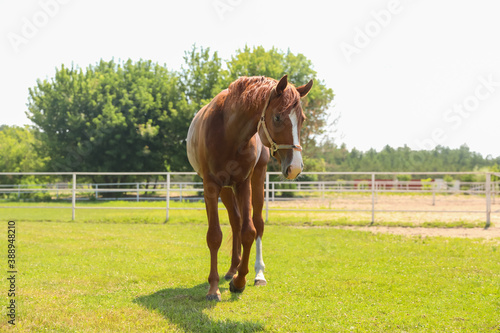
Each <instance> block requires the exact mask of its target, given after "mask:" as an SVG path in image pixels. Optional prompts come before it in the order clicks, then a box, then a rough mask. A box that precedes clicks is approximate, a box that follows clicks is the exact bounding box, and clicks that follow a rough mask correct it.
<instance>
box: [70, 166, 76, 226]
mask: <svg viewBox="0 0 500 333" xmlns="http://www.w3.org/2000/svg"><path fill="white" fill-rule="evenodd" d="M75 209H76V173H74V174H73V186H72V190H71V220H72V221H74V220H75Z"/></svg>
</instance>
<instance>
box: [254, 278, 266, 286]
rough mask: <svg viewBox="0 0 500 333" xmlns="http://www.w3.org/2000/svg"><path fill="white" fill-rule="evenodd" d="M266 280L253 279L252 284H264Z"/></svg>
mask: <svg viewBox="0 0 500 333" xmlns="http://www.w3.org/2000/svg"><path fill="white" fill-rule="evenodd" d="M266 285H267V281H266V280H257V279H256V280H254V286H266Z"/></svg>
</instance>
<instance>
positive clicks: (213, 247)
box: [203, 180, 222, 301]
mask: <svg viewBox="0 0 500 333" xmlns="http://www.w3.org/2000/svg"><path fill="white" fill-rule="evenodd" d="M203 189H204V197H205V207H206V209H207V217H208V231H207V245H208V248H209V249H210V274H209V276H208V283H209V284H210V288H209V290H208V293H207V300H209V301H220V300H221V294H220V291H219V273H218V271H217V254H218V252H219V248H220V245H221V243H222V230H221V229H220V224H219V212H218V201H219V193H220V190H221V187H220V186H219V185H217V184H216V183H214V182H210V181H205V180H204V181H203Z"/></svg>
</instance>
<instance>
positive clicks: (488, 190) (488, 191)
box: [484, 173, 491, 228]
mask: <svg viewBox="0 0 500 333" xmlns="http://www.w3.org/2000/svg"><path fill="white" fill-rule="evenodd" d="M484 190H485V194H486V227H485V228H489V227H490V224H491V173H486V185H485V189H484Z"/></svg>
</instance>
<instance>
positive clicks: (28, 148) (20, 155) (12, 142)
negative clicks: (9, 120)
mask: <svg viewBox="0 0 500 333" xmlns="http://www.w3.org/2000/svg"><path fill="white" fill-rule="evenodd" d="M47 161H48V158H47V157H45V156H44V155H43V154H42V153H41V151H40V142H39V141H38V140H37V137H36V131H34V130H33V129H32V128H30V127H27V126H26V127H18V126H6V125H2V126H1V127H0V172H32V171H38V170H40V169H42V168H43V167H44V165H45V163H47ZM28 178H30V176H24V177H13V176H3V177H0V184H20V183H22V182H23V181H25V180H26V179H28Z"/></svg>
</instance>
